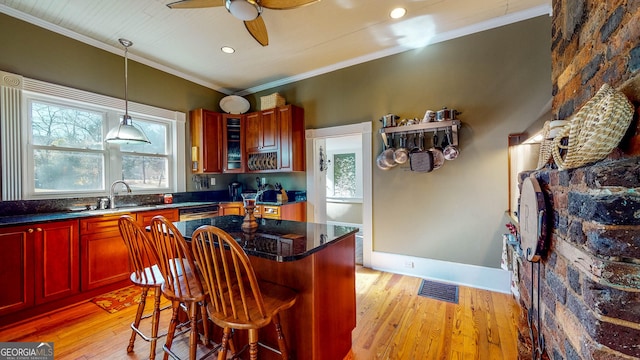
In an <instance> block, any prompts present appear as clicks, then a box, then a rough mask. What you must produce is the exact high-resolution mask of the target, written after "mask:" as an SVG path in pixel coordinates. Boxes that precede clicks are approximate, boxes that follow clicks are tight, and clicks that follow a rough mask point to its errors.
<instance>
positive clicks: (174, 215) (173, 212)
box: [136, 209, 180, 227]
mask: <svg viewBox="0 0 640 360" xmlns="http://www.w3.org/2000/svg"><path fill="white" fill-rule="evenodd" d="M158 215H162V216H164V217H165V218H167V220H169V221H172V222H173V221H180V215H179V212H178V210H177V209H163V210H149V211H141V212H138V213H136V221H137V222H138V224H140V226H142V227H145V226H149V225H150V224H151V219H153V217H154V216H158Z"/></svg>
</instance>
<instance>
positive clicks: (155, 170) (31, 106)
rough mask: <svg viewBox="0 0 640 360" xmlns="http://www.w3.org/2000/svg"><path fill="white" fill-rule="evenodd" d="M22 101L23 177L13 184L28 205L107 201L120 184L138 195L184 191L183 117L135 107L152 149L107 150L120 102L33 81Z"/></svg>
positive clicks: (138, 124) (135, 118) (28, 82)
mask: <svg viewBox="0 0 640 360" xmlns="http://www.w3.org/2000/svg"><path fill="white" fill-rule="evenodd" d="M34 89H35V90H37V91H34ZM21 94H22V97H23V100H24V102H23V104H24V105H23V106H25V108H24V111H23V112H22V113H23V114H24V115H25V117H24V118H26V121H24V122H23V126H22V129H23V131H22V133H23V137H22V140H21V143H22V145H21V148H22V151H20V152H14V153H20V154H18V155H16V159H20V158H21V159H23V160H22V161H20V160H17V161H20V162H21V163H22V170H21V174H22V175H21V176H18V177H15V176H14V177H13V178H14V179H16V180H17V181H19V182H20V183H21V184H22V198H23V199H39V198H56V197H83V196H103V195H105V194H106V193H107V192H108V191H109V187H110V184H111V183H112V182H113V181H115V180H124V181H126V182H127V183H128V184H129V185H130V187H131V188H132V190H133V191H134V192H135V193H138V194H145V193H146V194H155V193H165V192H173V191H184V189H185V180H184V178H185V176H184V174H185V166H184V161H178V159H180V158H182V157H184V155H185V152H184V146H185V144H184V119H185V114H184V113H179V112H175V111H169V110H164V109H159V108H155V107H150V106H146V105H140V104H135V103H131V102H130V103H129V109H130V111H129V113H130V115H131V116H132V118H133V123H134V126H136V127H138V128H140V129H141V130H142V131H143V132H144V133H145V134H146V135H147V137H148V138H149V140H150V141H151V144H144V145H117V144H107V143H105V142H104V140H103V139H104V134H106V133H107V131H108V130H109V129H111V128H112V127H114V126H117V125H118V123H119V121H120V117H121V116H122V114H123V113H124V111H123V110H122V109H121V107H122V106H121V105H123V104H124V103H123V102H122V100H119V99H114V98H109V97H105V96H102V95H96V94H91V93H87V92H84V91H80V90H75V89H69V88H64V87H61V86H58V85H53V84H48V83H44V82H40V81H37V80H30V79H25V89H24V90H23V91H22V92H21ZM58 94H61V95H63V96H64V97H62V96H58ZM132 110H133V111H132Z"/></svg>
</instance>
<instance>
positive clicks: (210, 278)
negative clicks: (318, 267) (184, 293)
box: [191, 225, 297, 360]
mask: <svg viewBox="0 0 640 360" xmlns="http://www.w3.org/2000/svg"><path fill="white" fill-rule="evenodd" d="M191 248H192V251H193V255H194V257H195V260H196V262H197V263H198V265H199V266H200V269H199V270H200V272H201V277H202V281H203V282H204V284H205V285H206V286H207V288H208V289H209V298H210V301H209V303H208V304H207V310H208V313H209V318H210V319H211V321H213V323H214V324H216V325H218V326H220V327H222V328H223V329H224V331H223V335H222V342H221V349H220V351H219V352H218V360H224V359H226V358H227V343H228V341H229V337H230V335H231V331H232V329H242V330H248V331H249V344H248V348H249V356H250V358H251V359H252V360H256V359H258V345H261V346H263V347H265V348H267V349H269V350H272V351H274V352H276V353H279V354H280V355H281V357H282V358H283V359H288V358H289V353H288V349H287V343H286V341H285V338H284V334H283V333H282V327H281V326H280V315H279V313H280V311H282V310H285V309H288V308H290V307H292V306H293V305H294V304H295V302H296V298H297V294H296V292H295V291H293V290H292V289H289V288H287V287H284V286H281V285H277V284H274V283H270V282H266V281H258V279H257V277H256V274H255V272H254V270H253V266H252V265H251V262H250V261H249V257H248V256H247V254H246V253H245V252H244V250H243V249H242V247H241V246H240V245H239V244H238V242H237V241H236V240H235V239H233V238H232V237H231V236H230V235H229V234H227V233H226V232H225V231H224V230H222V229H219V228H217V227H214V226H211V225H203V226H201V227H199V228H198V229H196V231H195V232H194V233H193V235H192V238H191ZM269 323H273V324H274V326H275V330H276V334H277V336H278V348H279V351H278V350H276V349H273V348H271V347H270V346H267V345H264V344H262V343H260V342H259V341H258V330H259V329H261V328H263V327H265V326H267V325H269ZM246 348H247V346H245V347H244V348H243V349H242V350H241V351H240V352H242V351H244V350H245V349H246ZM237 355H238V354H234V358H235V356H237Z"/></svg>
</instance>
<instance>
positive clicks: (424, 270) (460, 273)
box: [371, 251, 511, 294]
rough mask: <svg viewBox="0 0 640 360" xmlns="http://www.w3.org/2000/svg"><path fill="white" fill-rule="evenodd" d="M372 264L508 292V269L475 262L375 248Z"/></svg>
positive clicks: (382, 269)
mask: <svg viewBox="0 0 640 360" xmlns="http://www.w3.org/2000/svg"><path fill="white" fill-rule="evenodd" d="M371 268H373V269H376V270H381V271H387V272H391V273H396V274H402V275H410V276H416V277H420V278H423V279H429V280H434V281H442V282H447V283H452V284H457V285H463V286H469V287H473V288H478V289H484V290H490V291H496V292H500V293H506V294H509V293H511V287H510V273H509V272H508V271H505V270H502V269H497V268H489V267H484V266H478V265H469V264H461V263H454V262H449V261H442V260H434V259H426V258H419V257H413V256H407V255H398V254H391V253H384V252H379V251H374V252H373V253H372V255H371Z"/></svg>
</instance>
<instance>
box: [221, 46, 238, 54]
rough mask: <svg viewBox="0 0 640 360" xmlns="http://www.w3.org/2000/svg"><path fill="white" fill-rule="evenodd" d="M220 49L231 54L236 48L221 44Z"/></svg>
mask: <svg viewBox="0 0 640 360" xmlns="http://www.w3.org/2000/svg"><path fill="white" fill-rule="evenodd" d="M220 50H222V52H223V53H225V54H233V53H234V52H236V49H234V48H232V47H231V46H223V47H221V48H220Z"/></svg>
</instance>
